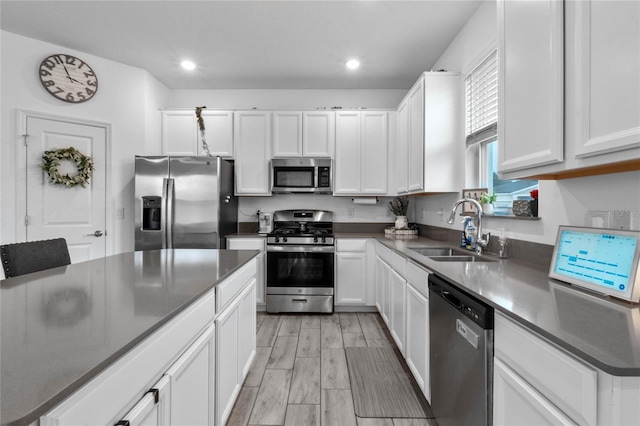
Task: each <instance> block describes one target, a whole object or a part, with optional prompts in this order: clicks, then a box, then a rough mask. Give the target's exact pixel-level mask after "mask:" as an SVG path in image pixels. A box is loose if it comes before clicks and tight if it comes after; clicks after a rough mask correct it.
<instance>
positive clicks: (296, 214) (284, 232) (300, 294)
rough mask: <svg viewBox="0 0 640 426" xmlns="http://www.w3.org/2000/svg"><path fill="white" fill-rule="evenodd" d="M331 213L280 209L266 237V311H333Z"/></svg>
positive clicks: (274, 216)
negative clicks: (271, 229)
mask: <svg viewBox="0 0 640 426" xmlns="http://www.w3.org/2000/svg"><path fill="white" fill-rule="evenodd" d="M334 251H335V249H334V242H333V213H332V212H329V211H324V210H280V211H276V212H274V214H273V232H272V233H270V234H267V312H273V313H276V312H320V313H332V312H333V294H334V270H333V255H334Z"/></svg>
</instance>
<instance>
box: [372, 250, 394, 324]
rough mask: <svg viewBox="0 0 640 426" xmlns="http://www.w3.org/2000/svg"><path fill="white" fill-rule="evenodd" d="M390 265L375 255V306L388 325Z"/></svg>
mask: <svg viewBox="0 0 640 426" xmlns="http://www.w3.org/2000/svg"><path fill="white" fill-rule="evenodd" d="M390 271H391V267H390V266H389V264H387V262H385V261H384V260H382V258H381V257H380V256H376V280H375V283H376V308H378V312H379V313H380V316H381V317H382V320H383V321H384V323H385V324H386V325H387V327H389V316H390V309H389V273H390Z"/></svg>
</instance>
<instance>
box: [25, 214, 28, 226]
mask: <svg viewBox="0 0 640 426" xmlns="http://www.w3.org/2000/svg"><path fill="white" fill-rule="evenodd" d="M24 226H29V216H28V215H24Z"/></svg>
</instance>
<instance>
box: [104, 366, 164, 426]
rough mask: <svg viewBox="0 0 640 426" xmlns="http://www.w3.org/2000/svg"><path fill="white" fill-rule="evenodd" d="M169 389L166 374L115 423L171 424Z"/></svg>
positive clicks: (157, 425) (139, 424)
mask: <svg viewBox="0 0 640 426" xmlns="http://www.w3.org/2000/svg"><path fill="white" fill-rule="evenodd" d="M170 390H171V384H170V379H169V377H168V376H163V377H162V379H160V381H159V382H158V383H156V384H155V385H154V386H153V388H152V390H150V391H149V392H147V393H146V394H144V396H143V397H142V399H141V400H140V401H139V402H138V403H137V404H136V405H135V406H134V407H133V408H132V409H131V411H129V412H128V413H127V414H125V416H124V417H123V418H122V420H120V421H119V422H118V423H116V426H119V425H127V426H165V425H169V424H171V419H170V413H171V411H170V407H169V404H170V400H171V395H170Z"/></svg>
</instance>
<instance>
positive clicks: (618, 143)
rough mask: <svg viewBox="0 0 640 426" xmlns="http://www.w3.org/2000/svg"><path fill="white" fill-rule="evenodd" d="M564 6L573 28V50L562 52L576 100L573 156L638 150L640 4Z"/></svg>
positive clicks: (611, 3)
mask: <svg viewBox="0 0 640 426" xmlns="http://www.w3.org/2000/svg"><path fill="white" fill-rule="evenodd" d="M567 6H571V7H572V8H573V21H574V25H575V27H574V28H575V30H574V31H575V34H574V37H575V44H574V45H573V46H568V49H567V50H569V49H571V47H575V53H573V52H571V51H568V52H567V54H568V55H571V54H572V53H573V54H574V55H575V64H573V66H575V70H574V73H575V78H573V79H571V80H567V81H568V82H569V83H570V84H573V85H574V94H575V96H576V103H575V107H576V108H577V110H576V111H575V113H576V115H577V117H578V120H577V122H576V139H577V140H575V141H574V144H575V152H576V157H578V158H582V157H590V156H594V155H598V154H603V153H609V152H615V151H621V150H624V149H629V148H638V147H640V100H639V94H640V26H639V25H638V22H640V3H638V2H637V1H608V2H601V1H587V0H584V1H579V2H570V5H569V4H568V5H567ZM570 10H571V9H570ZM567 13H569V12H567ZM567 18H571V16H568V17H567ZM613 64H615V65H613ZM612 65H613V66H612ZM568 117H569V118H568V120H569V119H571V118H573V114H572V115H570V116H568Z"/></svg>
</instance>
